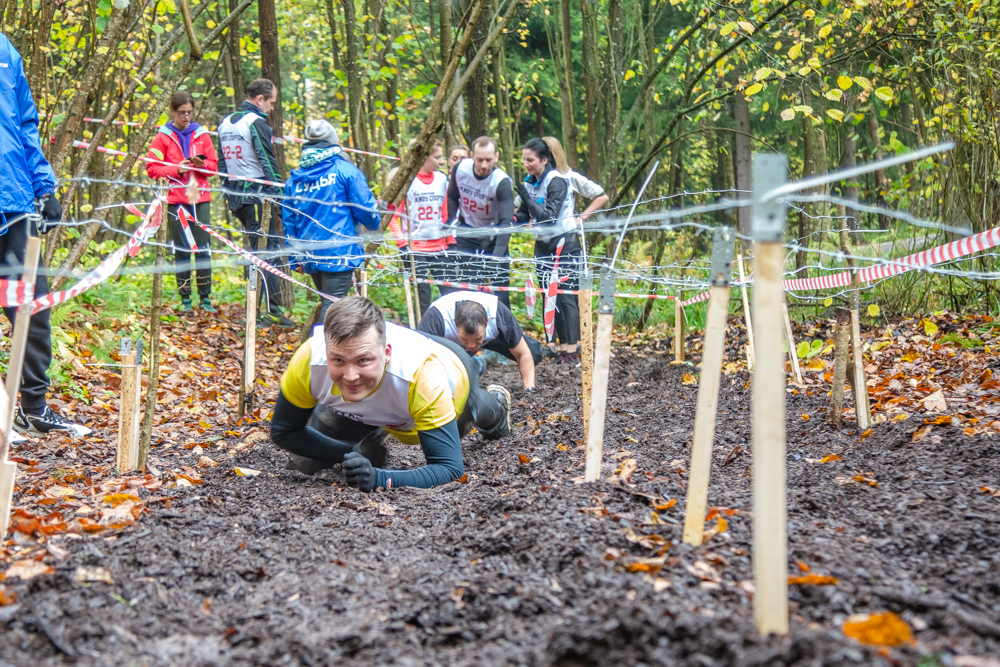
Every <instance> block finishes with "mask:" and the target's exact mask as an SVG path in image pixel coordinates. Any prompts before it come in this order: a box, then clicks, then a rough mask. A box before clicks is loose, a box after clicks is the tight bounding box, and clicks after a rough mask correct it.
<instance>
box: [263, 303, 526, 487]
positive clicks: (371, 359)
mask: <svg viewBox="0 0 1000 667" xmlns="http://www.w3.org/2000/svg"><path fill="white" fill-rule="evenodd" d="M510 402H511V399H510V392H508V391H507V389H505V388H504V387H502V386H500V385H490V386H488V387H487V388H486V389H485V390H483V389H482V388H480V386H479V372H478V367H477V366H476V365H475V364H474V363H473V361H472V358H471V357H470V356H469V355H468V354H467V353H466V352H465V350H463V349H462V348H461V347H460V346H459V345H456V344H455V343H453V342H451V341H449V340H447V339H444V338H438V337H436V336H428V335H426V334H423V333H420V332H417V331H412V330H410V329H405V328H403V327H400V326H397V325H395V324H392V323H387V322H386V321H385V316H384V315H383V314H382V310H381V309H380V308H379V307H378V306H377V305H375V302H373V301H372V300H371V299H367V298H364V297H357V296H352V297H345V298H342V299H340V300H338V301H336V302H334V303H333V304H332V305H330V307H329V308H328V309H327V311H326V316H325V317H324V318H323V326H322V327H318V326H317V327H316V329H315V331H314V333H313V336H312V338H310V339H309V341H308V342H307V343H306V344H305V345H303V346H302V347H300V348H299V350H298V351H297V352H296V353H295V355H294V356H292V360H291V362H290V363H289V365H288V368H287V369H286V370H285V374H284V375H283V376H282V378H281V391H280V393H279V394H278V401H277V403H276V404H275V406H274V417H273V418H272V420H271V440H272V441H273V442H274V444H276V445H277V446H278V447H280V448H281V449H284V450H286V451H288V452H289V460H288V464H287V465H286V466H285V467H286V468H288V469H291V470H298V471H300V472H303V473H306V474H310V475H311V474H315V473H316V472H318V471H319V470H322V469H324V468H330V467H333V466H334V465H336V464H338V463H342V464H343V466H344V476H345V477H346V478H347V483H348V484H349V485H350V486H353V487H356V488H358V489H361V490H362V491H372V490H373V489H376V488H378V487H383V488H386V489H392V488H395V487H399V486H415V487H420V488H428V487H432V486H438V485H440V484H447V483H448V482H451V481H453V480H456V479H459V478H461V477H462V475H463V471H464V465H463V463H462V445H461V438H462V437H463V436H465V435H468V433H469V432H470V431H471V430H472V426H473V425H475V426H476V428H478V429H479V432H480V433H481V434H482V435H483V437H484V438H486V439H488V440H496V439H499V438H502V437H504V436H506V435H507V434H508V433H510ZM389 434H392V435H393V436H395V437H396V438H397V439H398V440H399V441H400V442H402V443H403V444H407V445H420V447H421V449H422V450H423V452H424V458H425V459H426V460H427V465H425V466H423V467H421V468H415V469H413V470H385V469H383V468H382V466H383V465H385V461H386V458H387V457H388V449H387V448H386V446H385V444H384V440H385V439H386V437H387V436H388V435H389Z"/></svg>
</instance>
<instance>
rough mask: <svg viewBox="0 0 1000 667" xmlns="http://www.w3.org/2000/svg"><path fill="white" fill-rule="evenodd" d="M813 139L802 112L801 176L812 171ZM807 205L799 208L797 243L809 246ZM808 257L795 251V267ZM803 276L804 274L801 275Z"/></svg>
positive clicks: (802, 251)
mask: <svg viewBox="0 0 1000 667" xmlns="http://www.w3.org/2000/svg"><path fill="white" fill-rule="evenodd" d="M813 144H814V141H813V127H812V119H811V118H810V117H809V116H808V115H806V114H802V178H805V177H806V176H809V175H811V174H812V173H813V171H814V170H813V166H812V160H813V153H814V150H815V148H814V145H813ZM807 209H808V205H803V206H802V207H801V209H800V210H799V228H798V232H797V233H798V237H799V238H798V244H799V245H800V246H803V247H806V248H808V247H809V233H810V226H811V225H810V222H811V221H810V219H809V216H808V215H807ZM808 259H809V255H808V253H806V252H805V251H804V250H799V251H798V252H796V253H795V268H797V269H801V268H802V267H804V266H805V265H806V262H807V260H808ZM803 277H804V275H803Z"/></svg>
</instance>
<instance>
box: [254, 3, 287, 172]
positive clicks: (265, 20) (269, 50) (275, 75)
mask: <svg viewBox="0 0 1000 667" xmlns="http://www.w3.org/2000/svg"><path fill="white" fill-rule="evenodd" d="M257 25H258V28H259V30H260V73H261V75H262V76H263V77H264V78H265V79H270V80H271V81H272V82H273V83H274V86H275V88H276V89H277V91H278V101H277V102H276V103H275V104H274V108H273V109H272V110H271V112H270V113H269V114H267V122H268V124H270V126H271V130H272V131H273V132H274V136H275V137H277V138H280V139H281V141H275V142H274V157H275V158H276V159H277V161H278V171H279V172H280V173H281V177H282V178H285V177H286V176H287V175H288V172H287V171H286V170H285V140H284V137H285V123H284V117H283V116H282V113H281V101H282V96H281V52H280V51H279V49H278V17H277V15H276V14H275V10H274V0H257Z"/></svg>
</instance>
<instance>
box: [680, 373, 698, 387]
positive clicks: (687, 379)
mask: <svg viewBox="0 0 1000 667" xmlns="http://www.w3.org/2000/svg"><path fill="white" fill-rule="evenodd" d="M681 384H686V385H688V386H691V385H696V384H698V378H696V377H695V376H693V375H691V374H690V373H685V374H684V376H683V377H681Z"/></svg>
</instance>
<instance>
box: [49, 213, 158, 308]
mask: <svg viewBox="0 0 1000 667" xmlns="http://www.w3.org/2000/svg"><path fill="white" fill-rule="evenodd" d="M126 208H128V209H129V210H130V211H131V212H133V213H136V214H137V215H139V216H140V217H142V218H143V220H142V223H141V224H140V225H139V227H138V229H136V230H135V232H134V233H133V234H132V236H131V237H130V238H129V240H128V241H127V242H126V243H125V245H123V246H121V247H119V248H118V249H117V250H115V251H114V252H113V253H111V254H110V255H108V257H107V259H105V260H104V261H103V262H101V263H100V264H99V265H98V266H97V268H95V269H94V270H93V271H91V272H90V273H88V274H87V275H86V276H84V277H83V278H82V279H81V280H80V281H79V282H77V283H76V284H75V285H73V286H72V287H70V288H69V289H65V290H62V291H59V292H52V293H51V294H46V295H44V296H40V297H38V298H37V299H35V300H34V306H33V307H32V309H31V314H32V315H34V314H35V313H38V312H41V311H43V310H45V309H46V308H52V307H54V306H57V305H59V304H60V303H63V302H65V301H69V300H70V299H72V298H73V297H76V296H79V295H80V294H83V293H84V292H86V291H87V290H89V289H90V288H91V287H94V286H95V285H99V284H100V283H102V282H104V281H105V280H107V279H108V278H110V277H111V276H112V275H113V274H114V272H115V271H117V270H118V267H119V266H121V264H122V262H123V261H124V260H125V255H128V256H130V257H135V256H136V255H137V254H138V252H139V247H140V246H141V245H142V244H143V243H145V242H146V241H147V240H148V239H149V237H150V236H152V235H153V234H154V233H155V232H156V230H157V229H158V228H159V226H160V223H161V221H162V219H163V203H162V201H161V200H160V199H156V200H154V201H153V203H152V204H150V205H149V209H148V210H147V211H146V213H145V214H143V213H141V212H140V211H139V210H138V209H137V208H135V206H133V205H131V204H126Z"/></svg>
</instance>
